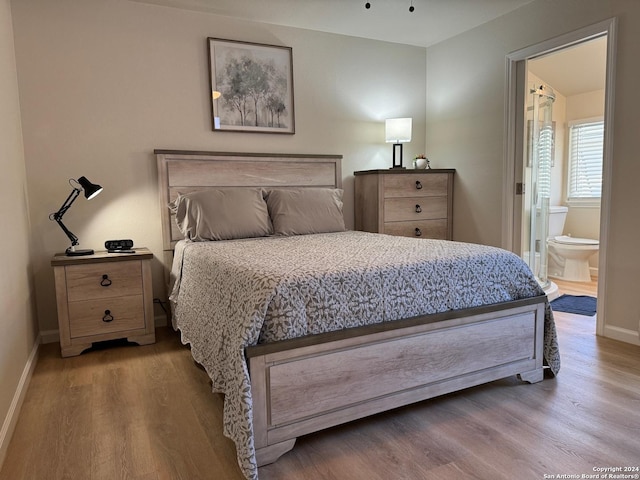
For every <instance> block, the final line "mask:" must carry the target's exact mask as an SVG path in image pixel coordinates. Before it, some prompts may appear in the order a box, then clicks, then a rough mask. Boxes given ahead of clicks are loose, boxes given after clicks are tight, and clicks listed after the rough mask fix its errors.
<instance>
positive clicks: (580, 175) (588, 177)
mask: <svg viewBox="0 0 640 480" xmlns="http://www.w3.org/2000/svg"><path fill="white" fill-rule="evenodd" d="M603 147H604V122H602V121H597V122H585V123H577V124H574V125H571V126H570V127H569V192H568V199H569V201H571V200H578V199H599V198H600V197H601V195H602V152H603Z"/></svg>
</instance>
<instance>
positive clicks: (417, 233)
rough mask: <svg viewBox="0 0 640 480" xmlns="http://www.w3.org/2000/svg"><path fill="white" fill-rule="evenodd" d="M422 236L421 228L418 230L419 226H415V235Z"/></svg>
mask: <svg viewBox="0 0 640 480" xmlns="http://www.w3.org/2000/svg"><path fill="white" fill-rule="evenodd" d="M421 236H422V230H420V229H419V228H416V237H421Z"/></svg>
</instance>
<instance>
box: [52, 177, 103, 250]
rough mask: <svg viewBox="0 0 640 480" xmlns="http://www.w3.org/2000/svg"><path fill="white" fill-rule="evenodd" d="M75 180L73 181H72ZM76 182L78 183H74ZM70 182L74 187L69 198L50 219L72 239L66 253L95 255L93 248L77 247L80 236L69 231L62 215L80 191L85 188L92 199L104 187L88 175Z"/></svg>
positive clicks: (86, 193)
mask: <svg viewBox="0 0 640 480" xmlns="http://www.w3.org/2000/svg"><path fill="white" fill-rule="evenodd" d="M72 182H73V183H72ZM74 183H75V184H76V185H74ZM69 184H70V185H71V187H72V188H73V190H72V191H71V193H70V194H69V196H68V197H67V199H66V200H65V201H64V203H63V204H62V206H61V207H60V209H59V210H58V211H57V212H56V213H52V214H51V215H49V220H55V221H56V222H58V225H60V228H61V229H62V231H63V232H64V233H65V234H66V235H67V237H69V240H71V246H70V247H69V248H67V250H66V252H65V253H66V254H67V255H69V256H80V255H93V253H94V252H93V250H91V249H76V245H78V244H79V242H78V237H76V236H75V235H74V234H73V233H71V232H70V231H69V229H68V228H67V227H65V225H64V223H62V216H63V215H64V214H65V213H67V210H69V207H71V205H72V204H73V202H74V201H75V199H76V198H78V195H80V192H81V191H83V190H84V197H85V198H86V199H87V200H91V199H92V198H93V197H95V196H96V195H98V194H99V193H100V192H101V191H102V187H101V186H100V185H95V184H93V183H91V182H90V181H89V180H87V177H80V178H79V179H78V180H74V179H73V178H71V179H69Z"/></svg>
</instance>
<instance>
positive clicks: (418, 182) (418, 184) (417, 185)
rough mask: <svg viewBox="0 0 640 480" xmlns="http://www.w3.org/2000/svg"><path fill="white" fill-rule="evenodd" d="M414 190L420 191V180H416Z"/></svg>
mask: <svg viewBox="0 0 640 480" xmlns="http://www.w3.org/2000/svg"><path fill="white" fill-rule="evenodd" d="M416 190H422V183H420V180H416Z"/></svg>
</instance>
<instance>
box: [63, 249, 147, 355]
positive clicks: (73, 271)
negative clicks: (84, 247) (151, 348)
mask: <svg viewBox="0 0 640 480" xmlns="http://www.w3.org/2000/svg"><path fill="white" fill-rule="evenodd" d="M152 258H153V254H152V253H151V252H150V251H149V250H148V249H146V248H136V250H135V252H133V253H108V252H96V253H95V254H93V255H87V256H82V257H70V256H67V255H65V254H59V255H55V256H54V257H53V259H52V260H51V265H52V266H53V270H54V276H55V284H56V301H57V306H58V327H59V329H60V349H61V352H62V356H63V357H70V356H73V355H79V354H80V353H82V352H83V351H84V350H86V349H87V348H90V347H91V346H92V344H93V342H99V341H104V340H113V339H118V338H126V339H127V340H129V341H130V342H134V343H138V344H139V345H147V344H150V343H154V342H155V326H154V318H153V291H152V287H151V260H152Z"/></svg>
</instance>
